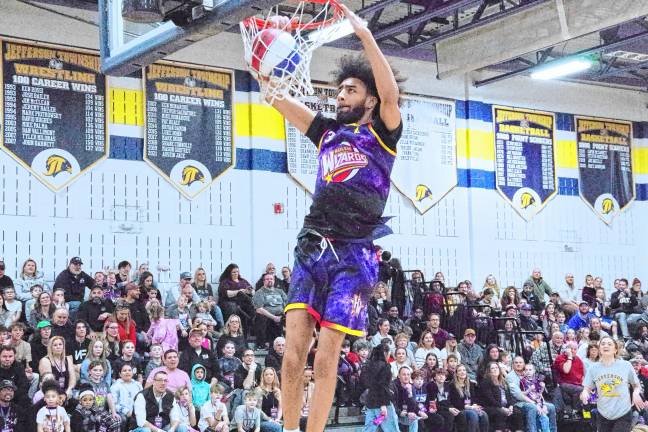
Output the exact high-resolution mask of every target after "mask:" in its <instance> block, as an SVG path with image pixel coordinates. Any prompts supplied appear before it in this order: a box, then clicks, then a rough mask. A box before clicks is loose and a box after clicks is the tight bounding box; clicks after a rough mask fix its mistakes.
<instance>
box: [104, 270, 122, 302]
mask: <svg viewBox="0 0 648 432" xmlns="http://www.w3.org/2000/svg"><path fill="white" fill-rule="evenodd" d="M102 288H103V293H104V299H106V300H110V301H112V302H113V303H114V302H115V300H117V299H119V298H121V289H120V288H118V287H117V275H116V274H115V272H114V271H110V272H108V276H106V285H104V286H103V287H102Z"/></svg>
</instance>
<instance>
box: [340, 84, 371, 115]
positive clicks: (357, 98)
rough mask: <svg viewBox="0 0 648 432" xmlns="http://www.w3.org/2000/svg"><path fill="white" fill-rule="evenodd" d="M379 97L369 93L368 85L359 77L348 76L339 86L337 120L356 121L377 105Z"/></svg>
mask: <svg viewBox="0 0 648 432" xmlns="http://www.w3.org/2000/svg"><path fill="white" fill-rule="evenodd" d="M376 102H377V99H376V97H374V96H369V95H368V94H367V86H366V85H365V84H364V83H363V82H362V81H360V80H359V79H358V78H347V79H345V80H344V81H342V82H341V83H340V85H339V86H338V95H337V120H338V121H339V122H341V123H356V122H358V121H360V119H362V117H363V116H364V115H365V113H366V112H367V111H371V110H372V109H373V107H374V106H375V105H376Z"/></svg>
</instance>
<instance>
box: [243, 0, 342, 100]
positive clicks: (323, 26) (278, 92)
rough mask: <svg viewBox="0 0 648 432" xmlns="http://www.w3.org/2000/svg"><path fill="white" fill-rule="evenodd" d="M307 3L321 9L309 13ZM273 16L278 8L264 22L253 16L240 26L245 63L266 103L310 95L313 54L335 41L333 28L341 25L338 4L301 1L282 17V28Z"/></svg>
mask: <svg viewBox="0 0 648 432" xmlns="http://www.w3.org/2000/svg"><path fill="white" fill-rule="evenodd" d="M308 3H311V4H315V5H318V6H320V5H321V8H317V9H314V10H313V11H311V10H310V7H309V8H306V7H305V6H306V4H308ZM276 16H280V13H279V7H278V6H277V7H275V8H273V9H271V10H270V12H268V14H267V16H266V18H260V17H256V16H253V17H249V18H247V19H246V20H244V21H242V22H241V23H240V28H241V36H242V37H243V47H244V49H245V60H246V62H247V64H248V68H249V70H250V73H252V75H254V77H255V78H256V79H257V81H258V82H259V86H260V88H261V95H262V96H263V97H264V98H265V99H266V100H267V101H268V102H269V103H272V102H274V101H275V100H281V99H283V98H284V97H285V96H286V95H287V94H289V93H292V94H293V95H295V96H305V95H308V94H312V93H313V87H312V85H311V78H310V63H311V58H312V54H313V51H315V49H317V48H319V47H320V46H322V45H324V44H325V43H327V42H329V41H330V40H332V38H337V36H338V35H336V34H335V33H336V32H335V28H336V26H339V25H340V24H341V23H343V22H344V21H345V18H344V12H343V11H342V8H341V7H340V5H339V3H338V0H305V1H302V2H300V3H299V4H298V5H297V7H296V8H295V11H294V12H293V13H292V15H288V16H286V18H289V20H287V21H285V22H284V23H283V25H280V24H279V22H278V21H277V20H276V19H275V18H274V17H276ZM284 16H285V15H284ZM284 32H286V33H287V34H284ZM334 36H335V37H334ZM268 63H269V64H268Z"/></svg>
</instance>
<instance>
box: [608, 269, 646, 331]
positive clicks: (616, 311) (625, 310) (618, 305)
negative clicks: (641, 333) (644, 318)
mask: <svg viewBox="0 0 648 432" xmlns="http://www.w3.org/2000/svg"><path fill="white" fill-rule="evenodd" d="M638 305H639V300H638V297H637V293H636V292H632V290H631V289H630V288H629V287H628V280H627V279H625V278H621V279H619V284H618V288H617V290H616V291H615V292H613V293H612V295H611V296H610V312H611V314H612V316H613V317H614V318H615V319H616V321H617V322H618V323H619V328H620V330H621V334H622V335H623V337H630V331H629V330H628V320H629V321H631V322H632V321H635V320H637V319H638V317H637V315H640V314H637V313H635V312H636V310H637V306H638Z"/></svg>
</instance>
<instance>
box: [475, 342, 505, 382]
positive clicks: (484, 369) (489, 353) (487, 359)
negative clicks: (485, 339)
mask: <svg viewBox="0 0 648 432" xmlns="http://www.w3.org/2000/svg"><path fill="white" fill-rule="evenodd" d="M501 353H502V350H500V348H499V346H497V345H496V344H490V345H488V346H487V347H486V350H485V351H484V357H483V358H482V359H481V361H480V362H479V367H478V368H477V375H478V376H479V377H484V376H486V375H487V374H488V365H489V364H490V363H493V362H494V363H498V364H499V362H500V360H501Z"/></svg>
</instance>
